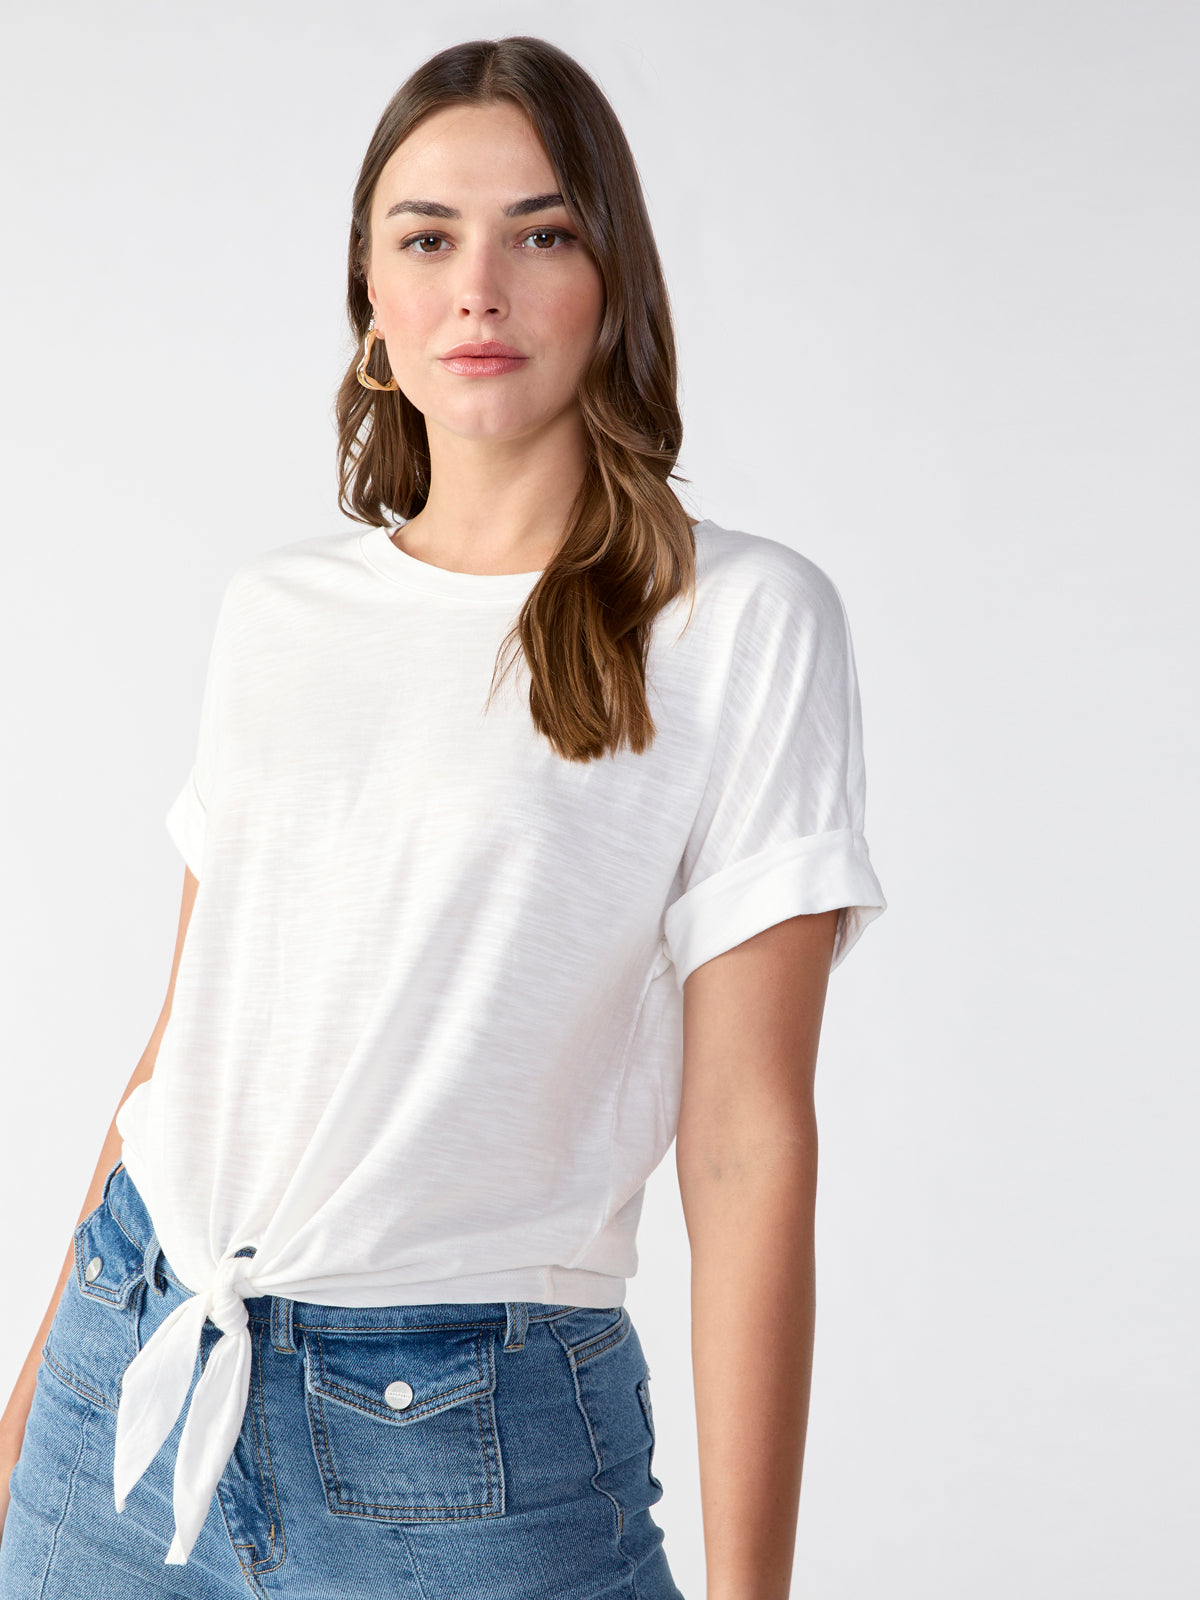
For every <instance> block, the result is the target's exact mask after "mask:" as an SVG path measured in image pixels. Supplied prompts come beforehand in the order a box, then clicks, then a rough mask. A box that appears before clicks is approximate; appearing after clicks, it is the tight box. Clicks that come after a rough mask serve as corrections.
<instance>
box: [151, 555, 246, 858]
mask: <svg viewBox="0 0 1200 1600" xmlns="http://www.w3.org/2000/svg"><path fill="white" fill-rule="evenodd" d="M232 589H233V579H231V580H230V581H229V583H228V584H227V585H226V588H225V592H224V594H223V595H222V597H221V602H220V605H219V607H218V609H217V620H216V626H215V628H214V630H213V638H212V642H211V644H210V646H209V655H208V666H207V670H206V672H205V678H204V692H203V695H202V698H201V703H200V727H199V732H198V735H197V738H196V746H195V753H194V756H193V760H192V766H191V770H190V771H189V773H188V775H187V778H186V779H185V781H184V785H183V788H182V789H180V791H179V793H178V794H177V795H176V796H175V799H174V800H173V801H172V803H171V806H170V808H169V810H168V811H167V814H166V827H167V832H168V833H169V834H170V836H171V838H172V839H173V840H174V842H175V845H176V848H177V849H178V850H179V853H180V855H182V857H183V859H184V861H185V863H186V864H187V866H188V868H189V870H190V871H191V872H192V874H193V876H195V877H196V878H199V877H200V876H201V875H202V868H203V865H204V840H205V834H206V822H207V816H208V808H209V800H210V796H211V794H212V786H213V783H214V781H215V778H216V771H217V742H218V741H217V734H218V724H219V717H220V704H221V694H220V680H221V677H222V674H223V667H224V656H225V636H226V633H227V630H228V622H229V611H230V605H231V592H232Z"/></svg>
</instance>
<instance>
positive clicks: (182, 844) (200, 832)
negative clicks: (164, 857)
mask: <svg viewBox="0 0 1200 1600" xmlns="http://www.w3.org/2000/svg"><path fill="white" fill-rule="evenodd" d="M204 823H205V812H204V802H203V801H202V800H201V798H200V793H199V791H198V790H197V788H196V775H195V771H194V770H193V771H192V772H190V773H189V774H188V780H187V782H186V783H185V784H184V786H183V788H182V789H181V790H180V791H179V793H178V794H177V795H176V797H175V799H174V801H173V802H172V805H171V809H170V810H169V811H168V812H167V816H166V824H167V832H168V833H169V834H170V835H171V838H172V839H173V840H174V841H175V846H176V848H177V849H178V851H179V853H180V855H181V856H182V857H183V859H184V861H185V862H186V863H187V866H188V869H189V870H190V872H191V873H192V876H193V877H195V878H199V877H200V869H201V867H202V866H203V863H204Z"/></svg>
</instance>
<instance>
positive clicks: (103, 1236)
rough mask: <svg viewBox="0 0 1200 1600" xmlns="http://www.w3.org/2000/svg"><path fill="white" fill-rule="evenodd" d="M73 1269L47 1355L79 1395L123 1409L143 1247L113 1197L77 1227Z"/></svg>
mask: <svg viewBox="0 0 1200 1600" xmlns="http://www.w3.org/2000/svg"><path fill="white" fill-rule="evenodd" d="M74 1242H75V1264H74V1270H73V1272H71V1274H70V1275H69V1276H68V1278H67V1281H66V1283H65V1284H64V1285H63V1292H62V1296H61V1298H60V1299H59V1302H58V1308H57V1310H56V1311H55V1314H54V1320H53V1322H52V1323H51V1325H50V1332H49V1334H48V1336H47V1338H46V1343H45V1344H44V1345H43V1347H42V1359H43V1361H44V1362H45V1364H46V1366H47V1368H48V1369H49V1370H50V1371H51V1372H52V1373H54V1375H55V1376H56V1377H58V1378H60V1379H61V1380H62V1382H64V1383H66V1384H69V1385H70V1387H71V1388H72V1389H75V1390H76V1391H77V1392H78V1393H79V1394H82V1395H84V1396H86V1398H87V1399H89V1400H93V1401H95V1403H96V1404H97V1405H100V1406H105V1407H106V1408H107V1409H108V1410H110V1411H115V1410H116V1409H117V1406H118V1403H119V1401H120V1398H121V1379H122V1377H123V1376H124V1374H125V1369H126V1367H127V1366H128V1365H129V1363H130V1362H131V1361H132V1360H133V1358H134V1356H136V1355H137V1353H138V1349H139V1315H140V1311H141V1291H142V1288H143V1286H144V1284H145V1275H144V1271H143V1268H144V1262H145V1250H144V1247H143V1246H141V1245H139V1244H138V1243H137V1241H136V1240H135V1239H131V1238H130V1237H129V1235H128V1234H127V1233H126V1232H125V1229H124V1228H123V1227H122V1226H121V1224H120V1223H119V1222H118V1221H117V1218H116V1216H115V1214H114V1213H113V1210H112V1208H111V1206H110V1205H109V1203H108V1200H107V1198H105V1199H103V1200H101V1202H100V1204H99V1205H98V1206H97V1207H96V1208H95V1210H93V1211H90V1212H89V1213H88V1215H87V1216H86V1217H84V1219H83V1221H82V1222H81V1223H80V1224H79V1226H78V1227H77V1228H76V1229H75V1235H74Z"/></svg>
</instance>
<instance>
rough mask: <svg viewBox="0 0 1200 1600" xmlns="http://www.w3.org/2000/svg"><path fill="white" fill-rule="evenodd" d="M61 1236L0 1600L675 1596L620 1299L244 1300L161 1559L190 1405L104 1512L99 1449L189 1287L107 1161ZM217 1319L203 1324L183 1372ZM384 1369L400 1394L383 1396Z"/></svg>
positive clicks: (648, 1416) (105, 1457)
mask: <svg viewBox="0 0 1200 1600" xmlns="http://www.w3.org/2000/svg"><path fill="white" fill-rule="evenodd" d="M85 1229H86V1230H87V1242H86V1252H87V1256H88V1261H90V1262H92V1275H93V1277H94V1280H95V1281H94V1282H91V1281H89V1275H88V1271H87V1267H88V1261H85V1260H84V1259H83V1257H84V1248H83V1239H82V1235H83V1233H84V1230H85ZM75 1254H76V1260H75V1268H74V1271H73V1272H72V1273H71V1275H70V1276H69V1277H68V1279H67V1282H66V1285H65V1288H64V1290H63V1294H62V1298H61V1300H60V1302H59V1305H58V1308H57V1310H56V1312H55V1316H54V1321H53V1325H52V1326H51V1329H50V1334H49V1337H48V1338H47V1341H46V1344H45V1345H44V1347H43V1350H42V1361H41V1365H40V1366H39V1368H38V1375H37V1387H36V1390H35V1393H34V1398H33V1403H32V1406H31V1409H30V1413H29V1419H28V1423H27V1425H26V1429H25V1437H24V1443H23V1445H22V1449H21V1454H20V1458H19V1459H18V1461H17V1464H16V1467H15V1468H14V1469H13V1472H12V1476H11V1478H10V1494H11V1499H10V1503H9V1509H8V1516H7V1521H6V1523H5V1525H4V1533H3V1538H2V1539H0V1596H3V1600H143V1597H149V1596H154V1595H172V1596H178V1597H180V1600H229V1597H231V1596H234V1595H241V1596H244V1595H245V1594H246V1593H247V1591H249V1592H250V1593H251V1594H254V1595H261V1596H269V1595H279V1596H283V1597H287V1600H358V1597H360V1596H361V1597H363V1600H393V1597H396V1600H542V1597H545V1600H550V1597H554V1600H572V1597H578V1600H582V1597H584V1596H587V1597H588V1600H682V1596H681V1594H680V1591H679V1589H678V1588H677V1587H676V1585H675V1583H674V1580H673V1579H672V1577H671V1573H670V1569H669V1567H668V1564H667V1559H666V1555H665V1553H664V1550H663V1533H662V1529H661V1528H660V1527H659V1526H658V1524H657V1523H656V1522H655V1521H654V1519H653V1517H652V1516H651V1514H650V1507H651V1506H652V1505H653V1504H655V1502H656V1501H657V1500H659V1499H660V1498H661V1495H662V1485H661V1484H660V1483H659V1481H658V1479H657V1478H656V1477H655V1476H654V1473H653V1470H652V1464H653V1452H654V1421H653V1416H652V1413H651V1407H650V1392H649V1381H648V1380H649V1376H650V1374H649V1371H648V1368H647V1365H646V1359H645V1356H644V1355H643V1353H642V1347H641V1343H640V1341H639V1339H638V1336H637V1332H636V1331H635V1329H634V1327H633V1324H632V1322H631V1321H630V1317H629V1313H628V1312H627V1311H626V1310H625V1309H624V1307H622V1306H613V1307H610V1308H608V1309H603V1310H594V1309H590V1308H581V1307H578V1306H563V1305H545V1304H542V1303H540V1302H528V1301H512V1302H502V1301H495V1302H483V1303H478V1304H458V1303H454V1302H448V1303H445V1304H438V1305H412V1306H403V1305H401V1306H369V1307H359V1306H322V1305H316V1304H312V1303H309V1302H306V1301H301V1300H287V1299H284V1298H281V1297H278V1296H274V1295H264V1296H260V1297H257V1298H250V1299H247V1300H246V1302H245V1306H246V1311H247V1313H248V1315H249V1319H250V1322H249V1332H250V1335H251V1348H252V1357H251V1373H250V1392H249V1397H248V1399H247V1402H246V1411H245V1416H244V1419H243V1423H242V1429H241V1433H240V1436H239V1438H238V1440H237V1443H236V1445H235V1447H234V1452H233V1455H232V1456H231V1458H230V1460H229V1462H228V1464H227V1466H226V1468H225V1470H224V1473H223V1474H222V1477H221V1480H220V1482H219V1483H218V1485H217V1492H216V1493H215V1494H214V1496H213V1499H212V1503H211V1505H210V1506H209V1510H208V1515H207V1517H206V1520H205V1522H204V1525H203V1527H202V1529H201V1531H200V1534H199V1536H198V1538H197V1540H196V1542H195V1544H194V1545H193V1547H192V1549H191V1552H190V1554H189V1556H188V1559H187V1562H186V1563H185V1564H169V1565H168V1564H165V1562H164V1557H165V1555H166V1553H167V1549H168V1546H169V1545H170V1542H171V1537H172V1529H173V1526H174V1519H173V1514H172V1489H173V1475H174V1464H175V1452H176V1446H177V1445H178V1441H179V1436H180V1434H181V1432H182V1428H183V1422H184V1419H185V1417H186V1411H187V1406H186V1404H185V1407H184V1410H183V1411H182V1412H181V1413H180V1419H179V1421H178V1422H177V1423H176V1425H175V1430H174V1433H173V1434H172V1435H170V1436H169V1437H168V1440H167V1442H166V1444H165V1445H164V1446H163V1448H162V1449H161V1450H160V1451H159V1453H158V1455H157V1456H156V1457H155V1459H154V1460H153V1462H152V1463H151V1465H150V1467H149V1468H148V1469H147V1471H146V1472H145V1474H144V1475H143V1476H142V1477H141V1478H139V1479H138V1481H137V1482H136V1484H135V1485H134V1486H133V1488H132V1489H131V1490H130V1492H129V1495H128V1499H127V1501H126V1505H125V1509H124V1510H123V1511H121V1512H118V1511H117V1510H116V1507H115V1504H114V1495H113V1480H112V1473H113V1453H114V1447H115V1437H116V1416H117V1403H118V1400H119V1398H120V1385H121V1376H122V1373H123V1372H124V1370H125V1368H126V1367H127V1366H128V1365H129V1363H130V1361H132V1359H133V1358H134V1356H135V1355H136V1354H137V1353H138V1351H139V1350H140V1349H141V1347H142V1345H143V1344H144V1343H145V1341H146V1340H147V1339H148V1338H149V1337H150V1336H151V1334H152V1333H153V1332H154V1330H155V1329H156V1328H157V1327H158V1326H159V1325H160V1324H161V1323H162V1322H163V1320H164V1319H165V1318H166V1317H167V1316H168V1315H169V1314H170V1313H171V1312H172V1311H173V1310H174V1309H175V1307H176V1306H178V1305H179V1304H180V1303H181V1301H182V1300H183V1299H184V1298H185V1297H186V1296H187V1294H188V1293H189V1291H188V1290H187V1289H186V1288H185V1286H184V1285H183V1284H182V1283H181V1282H180V1281H179V1279H178V1278H177V1277H176V1276H175V1274H174V1273H173V1272H172V1270H171V1265H170V1262H169V1261H168V1260H167V1259H166V1257H165V1256H164V1255H163V1253H162V1251H161V1249H160V1248H159V1246H158V1243H157V1239H156V1236H155V1232H154V1227H153V1224H152V1222H151V1220H150V1216H149V1214H148V1212H147V1210H146V1206H145V1203H144V1201H143V1200H142V1197H141V1195H140V1194H139V1193H138V1191H137V1189H136V1188H135V1186H134V1184H133V1181H132V1179H131V1178H130V1177H129V1174H128V1173H127V1171H126V1170H125V1167H124V1166H123V1165H122V1164H121V1163H120V1162H118V1163H117V1164H116V1166H114V1167H113V1169H112V1171H111V1172H110V1173H109V1174H108V1177H107V1179H106V1181H105V1187H104V1197H103V1199H102V1200H101V1203H100V1205H99V1206H98V1207H97V1208H96V1210H95V1211H93V1212H92V1213H91V1214H90V1215H89V1216H88V1217H86V1218H85V1219H84V1221H83V1222H82V1223H81V1224H80V1226H79V1229H78V1230H77V1231H76V1252H75ZM96 1256H100V1257H101V1259H102V1260H103V1259H104V1258H106V1257H111V1259H112V1260H113V1261H115V1262H120V1263H122V1268H123V1269H122V1271H121V1272H120V1274H119V1275H118V1276H117V1277H114V1275H112V1274H110V1273H109V1272H106V1271H103V1270H101V1269H97V1268H96V1267H95V1264H94V1263H95V1257H96ZM114 1283H117V1284H118V1287H117V1288H116V1289H114ZM220 1337H221V1332H220V1329H218V1328H217V1327H216V1325H215V1324H214V1323H213V1322H212V1321H211V1320H209V1321H206V1322H205V1324H204V1328H203V1333H202V1337H201V1345H200V1350H199V1352H198V1354H197V1362H196V1371H195V1373H194V1375H193V1379H192V1387H193V1389H194V1387H195V1383H196V1381H197V1380H198V1379H199V1376H200V1372H201V1371H202V1369H203V1364H204V1361H205V1359H206V1357H207V1355H208V1352H209V1351H210V1350H211V1349H212V1347H213V1345H214V1344H215V1343H216V1341H217V1340H218V1339H219V1338H220ZM398 1379H399V1380H402V1384H401V1385H399V1386H398V1385H397V1380H398ZM403 1385H410V1386H411V1388H412V1390H413V1391H414V1393H415V1395H416V1396H417V1397H419V1399H420V1402H421V1404H420V1405H419V1406H417V1407H413V1406H412V1405H411V1404H410V1405H409V1406H408V1407H407V1408H406V1409H399V1410H398V1409H394V1408H393V1405H392V1404H390V1403H386V1402H385V1399H384V1395H385V1391H389V1390H390V1392H391V1394H392V1395H393V1396H395V1395H396V1394H397V1392H398V1389H399V1388H400V1387H403ZM190 1393H191V1391H189V1403H190ZM407 1393H408V1390H407V1388H404V1394H405V1396H407Z"/></svg>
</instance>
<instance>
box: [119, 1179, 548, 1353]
mask: <svg viewBox="0 0 1200 1600" xmlns="http://www.w3.org/2000/svg"><path fill="white" fill-rule="evenodd" d="M102 1199H103V1200H104V1201H105V1202H106V1203H107V1204H108V1207H109V1209H110V1210H111V1211H112V1213H113V1215H114V1216H115V1217H116V1219H117V1221H118V1222H119V1223H120V1225H121V1227H122V1228H123V1229H124V1231H125V1233H126V1234H127V1235H128V1236H129V1238H130V1239H132V1240H133V1242H134V1243H135V1244H136V1245H137V1246H138V1247H139V1249H142V1250H143V1251H144V1252H145V1258H146V1280H147V1282H149V1283H154V1282H155V1275H156V1273H157V1274H161V1275H162V1276H164V1277H166V1278H169V1279H170V1280H171V1282H172V1283H175V1284H177V1285H178V1287H179V1288H181V1289H184V1290H185V1291H187V1292H189V1293H190V1292H191V1291H190V1290H188V1288H187V1285H186V1284H185V1283H184V1282H183V1280H182V1279H181V1278H180V1277H179V1275H178V1274H177V1273H176V1272H174V1271H173V1270H172V1268H171V1264H170V1262H169V1261H168V1260H167V1258H166V1256H165V1254H164V1253H163V1250H162V1246H161V1245H160V1244H159V1242H158V1235H157V1232H156V1230H155V1226H154V1222H153V1219H152V1218H151V1216H150V1212H149V1209H148V1208H147V1205H146V1202H145V1200H144V1199H143V1198H142V1195H141V1191H140V1190H139V1189H138V1187H137V1185H136V1184H135V1183H134V1181H133V1179H132V1178H131V1177H130V1175H129V1171H128V1169H127V1168H126V1166H125V1164H124V1162H122V1161H118V1162H117V1163H116V1165H115V1166H114V1167H113V1168H112V1170H111V1171H110V1172H109V1174H108V1176H107V1178H106V1179H105V1180H104V1193H103V1196H102ZM239 1253H242V1252H239ZM281 1306H286V1307H287V1311H288V1321H289V1323H290V1324H291V1325H297V1324H298V1325H299V1326H301V1327H310V1328H321V1329H329V1328H347V1329H360V1328H372V1329H374V1328H421V1327H425V1328H428V1327H463V1326H472V1327H477V1326H478V1327H499V1328H505V1327H511V1326H512V1320H513V1319H512V1311H511V1310H510V1306H509V1302H506V1301H502V1300H479V1301H461V1302H460V1301H451V1300H447V1301H438V1302H436V1303H432V1304H421V1305H387V1306H327V1305H321V1304H319V1303H318V1302H316V1301H310V1300H286V1301H285V1300H283V1299H282V1297H280V1296H277V1295H248V1296H247V1297H246V1299H245V1307H246V1313H247V1315H248V1316H250V1317H254V1318H261V1319H263V1320H264V1321H270V1322H271V1323H272V1324H274V1323H275V1322H276V1321H277V1320H278V1313H279V1308H280V1307H281ZM523 1306H524V1312H523V1317H522V1320H523V1321H529V1322H544V1321H548V1320H549V1319H551V1318H554V1317H560V1316H562V1315H563V1314H564V1313H565V1312H567V1311H572V1310H574V1309H576V1308H575V1307H573V1306H571V1305H550V1304H546V1303H544V1302H542V1301H526V1302H523Z"/></svg>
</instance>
